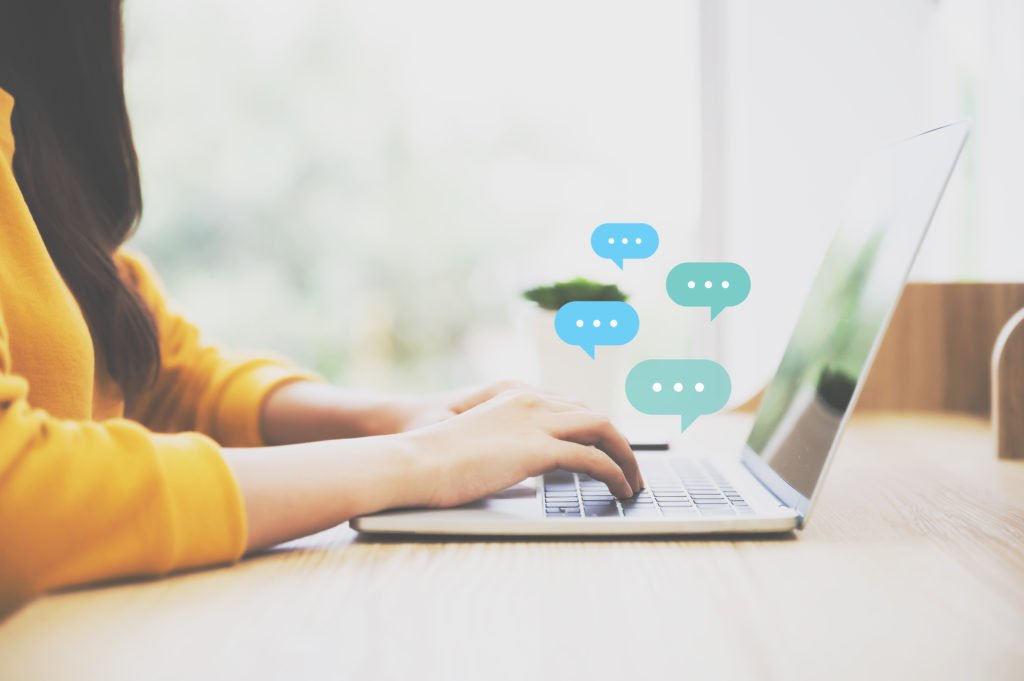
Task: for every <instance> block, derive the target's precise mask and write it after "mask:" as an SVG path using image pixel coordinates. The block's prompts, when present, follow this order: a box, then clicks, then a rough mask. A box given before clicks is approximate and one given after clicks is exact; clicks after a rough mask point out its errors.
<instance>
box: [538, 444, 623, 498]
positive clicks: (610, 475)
mask: <svg viewBox="0 0 1024 681" xmlns="http://www.w3.org/2000/svg"><path fill="white" fill-rule="evenodd" d="M549 461H550V463H551V469H554V468H561V469H562V470H567V471H573V472H576V473H585V474H587V475H589V476H590V477H592V478H594V479H595V480H600V481H601V482H603V483H604V484H606V485H608V489H609V490H610V491H611V493H612V494H614V495H615V496H617V497H618V498H619V499H628V498H630V497H631V496H633V493H634V492H633V487H632V485H630V484H629V481H628V480H627V479H626V476H625V474H624V473H623V472H622V468H620V467H619V465H618V464H617V463H616V462H614V461H612V460H611V459H610V458H609V457H608V455H607V454H605V453H604V452H602V451H601V450H599V449H596V448H594V447H588V446H586V445H581V444H577V443H575V442H569V441H566V440H555V441H553V443H552V445H551V456H550V459H549Z"/></svg>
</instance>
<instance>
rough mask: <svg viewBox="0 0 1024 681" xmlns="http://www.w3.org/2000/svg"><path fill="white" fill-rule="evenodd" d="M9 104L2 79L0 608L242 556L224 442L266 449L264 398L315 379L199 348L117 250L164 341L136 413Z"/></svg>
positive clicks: (143, 272)
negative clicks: (39, 218)
mask: <svg viewBox="0 0 1024 681" xmlns="http://www.w3.org/2000/svg"><path fill="white" fill-rule="evenodd" d="M13 107H14V101H13V99H12V98H11V97H10V95H8V94H7V93H6V92H4V91H3V90H0V613H2V612H4V611H6V610H8V609H9V608H11V607H12V606H14V605H16V604H18V603H19V602H22V601H24V600H25V599H27V598H29V597H31V596H33V595H35V594H37V593H40V592H42V591H45V590H48V589H53V588H56V587H61V586H66V585H71V584H80V583H84V582H91V581H97V580H105V579H112V578H116V577H123V576H129V575H153V574H159V573H164V572H167V571H170V570H175V569H179V568H186V567H192V566H198V565H207V564H213V563H223V562H228V561H233V560H237V559H238V558H239V557H240V556H241V555H242V552H243V548H244V546H245V543H246V527H245V514H244V509H243V507H242V500H241V496H240V494H239V490H238V486H237V484H236V482H235V480H234V477H233V476H232V474H231V471H230V470H229V468H228V467H227V465H226V464H225V462H224V460H223V458H222V456H221V453H220V449H219V445H223V446H235V447H245V446H259V445H261V444H263V443H262V442H261V436H260V424H259V412H260V406H261V402H262V400H263V398H264V397H265V396H266V395H267V394H268V393H269V392H270V391H271V390H273V389H274V388H276V387H277V386H279V385H281V384H283V383H285V382H288V381H292V380H299V379H303V378H307V376H306V375H305V374H301V373H297V372H295V371H292V370H289V369H288V368H287V367H286V366H284V365H282V364H281V363H280V362H277V361H275V360H269V359H254V358H249V359H228V358H226V357H225V356H224V355H222V354H221V353H220V352H219V351H218V350H217V349H216V348H213V347H210V346H205V345H203V344H201V343H200V340H199V334H198V332H197V331H196V329H195V327H193V326H192V325H190V324H189V323H188V322H187V321H185V320H184V319H182V318H181V317H180V316H178V315H176V314H174V313H172V312H170V311H169V310H168V309H167V307H166V305H165V303H164V300H163V297H162V296H161V293H160V291H159V289H158V286H157V284H156V281H155V279H154V277H153V275H152V274H151V273H150V271H149V269H148V267H147V266H146V265H145V264H144V263H143V262H142V261H141V260H140V259H139V258H138V257H137V256H131V255H129V254H127V253H124V252H121V253H118V254H117V260H118V265H119V267H120V268H121V270H122V275H123V276H124V277H126V280H127V281H130V282H132V283H134V285H135V286H136V287H137V290H138V291H139V292H140V294H141V296H142V297H143V299H144V300H145V301H146V303H147V304H148V306H149V308H150V310H151V311H152V314H153V317H154V319H155V320H156V325H157V329H158V332H159V337H160V350H161V352H162V366H161V368H160V372H159V376H158V379H157V382H156V384H155V385H154V386H153V387H152V388H151V389H150V390H148V391H147V392H146V393H145V394H143V395H142V396H141V397H140V398H139V399H138V400H137V402H135V403H133V404H132V405H130V408H129V410H128V413H127V414H125V408H124V403H123V401H122V398H121V394H120V391H119V389H118V387H117V384H116V383H114V382H113V381H112V380H111V379H110V378H109V377H108V376H106V375H103V374H101V373H100V370H98V369H97V368H96V362H95V355H96V353H95V351H94V348H93V344H92V340H91V337H90V335H89V330H88V327H87V326H86V323H85V320H84V318H83V316H82V313H81V310H80V309H79V307H78V305H77V303H76V302H75V299H74V297H73V296H72V294H71V292H70V291H69V290H68V288H67V286H66V285H65V284H64V281H63V280H62V278H61V276H60V274H59V272H58V271H57V269H56V267H55V266H54V264H53V261H52V260H51V259H50V257H49V254H48V253H47V251H46V247H45V246H44V244H43V241H42V238H41V237H40V235H39V232H38V230H37V228H36V226H35V223H34V222H33V220H32V216H31V215H30V213H29V211H28V208H27V206H26V205H25V201H24V199H23V197H22V195H21V192H20V190H19V189H18V186H17V184H16V183H15V180H14V174H13V172H12V170H11V163H12V159H13V155H14V153H15V145H14V139H13V136H12V134H11V126H10V120H11V112H12V110H13ZM126 416H127V418H125V417H126ZM189 431H195V432H189ZM218 443H219V445H218Z"/></svg>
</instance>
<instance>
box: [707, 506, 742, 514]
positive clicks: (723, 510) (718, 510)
mask: <svg viewBox="0 0 1024 681" xmlns="http://www.w3.org/2000/svg"><path fill="white" fill-rule="evenodd" d="M700 514H701V515H736V512H735V511H733V510H732V509H731V508H729V507H728V506H701V507H700Z"/></svg>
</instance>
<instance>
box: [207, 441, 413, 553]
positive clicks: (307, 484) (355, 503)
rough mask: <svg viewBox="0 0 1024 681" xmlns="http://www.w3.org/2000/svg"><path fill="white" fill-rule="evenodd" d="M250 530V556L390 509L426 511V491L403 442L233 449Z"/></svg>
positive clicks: (231, 459)
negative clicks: (411, 507) (423, 507)
mask: <svg viewBox="0 0 1024 681" xmlns="http://www.w3.org/2000/svg"><path fill="white" fill-rule="evenodd" d="M224 457H225V459H226V460H227V462H228V465H229V466H230V467H231V469H232V471H233V472H234V474H235V478H236V479H237V480H238V484H239V487H240V488H241V491H242V497H243V500H244V503H245V510H246V517H247V520H248V526H249V535H248V536H249V538H248V545H247V546H248V549H247V550H249V551H252V550H255V549H260V548H265V547H268V546H272V545H274V544H277V543H280V542H283V541H287V540H289V539H294V538H296V537H301V536H304V535H307V534H311V533H313V532H318V531H320V530H324V529H327V528H329V527H333V526H334V525H337V524H339V523H342V522H344V521H346V520H348V519H349V518H353V517H355V516H357V515H363V514H366V513H373V512H374V511H379V510H382V509H385V508H394V507H397V506H409V505H419V504H423V503H427V501H428V500H426V499H420V498H418V495H420V494H421V493H422V490H423V489H424V485H423V484H422V483H423V476H425V475H430V473H429V472H425V471H420V470H418V469H419V468H420V467H422V465H423V458H422V457H417V456H415V451H414V450H413V446H412V445H411V443H410V442H409V441H408V440H407V439H406V438H404V437H402V436H381V437H368V438H360V439H358V440H328V441H323V442H313V443H308V444H298V445H285V446H281V447H262V448H252V449H225V450H224Z"/></svg>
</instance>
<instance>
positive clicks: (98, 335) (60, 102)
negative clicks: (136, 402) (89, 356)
mask: <svg viewBox="0 0 1024 681" xmlns="http://www.w3.org/2000/svg"><path fill="white" fill-rule="evenodd" d="M0 87H3V88H4V89H5V90H7V91H8V92H9V93H10V94H11V95H12V96H13V97H14V100H15V105H14V114H13V117H12V121H11V125H12V129H13V132H14V140H15V154H14V174H15V177H16V179H17V181H18V184H19V186H20V188H21V191H22V193H23V195H24V197H25V201H26V202H27V204H28V207H29V210H30V211H31V212H32V217H33V218H34V219H35V222H36V225H37V226H38V228H39V232H40V234H41V235H42V238H43V241H44V243H45V244H46V248H47V250H48V251H49V254H50V257H51V258H52V259H53V261H54V263H55V264H56V265H57V269H58V270H60V273H61V275H62V276H63V278H64V281H65V282H66V283H67V285H68V288H70V289H71V292H72V293H73V294H74V296H75V299H76V300H77V301H78V305H79V307H81V309H82V313H83V314H84V316H85V319H86V322H87V323H88V325H89V331H90V333H91V335H92V338H93V344H94V345H95V347H96V356H97V359H98V360H100V361H101V362H102V363H103V366H104V367H105V369H106V371H107V372H108V374H109V375H110V376H111V378H113V379H114V380H115V381H117V382H118V383H119V384H120V386H121V389H122V391H123V392H124V394H125V397H126V399H131V397H132V396H134V395H136V394H137V393H138V392H139V391H140V390H141V389H143V388H144V387H145V386H146V385H147V384H148V383H149V382H150V381H152V379H153V377H154V375H155V373H156V371H157V367H159V363H160V347H159V344H158V339H157V332H156V327H155V325H154V322H153V318H152V316H151V315H150V313H149V311H148V310H147V308H146V306H145V305H144V304H143V302H142V301H141V300H140V299H139V297H138V296H137V295H136V293H135V291H134V290H133V289H132V288H131V287H130V286H128V285H126V283H125V282H124V281H122V280H121V277H120V276H119V275H118V270H117V267H116V265H115V262H114V259H113V253H114V251H115V250H116V249H117V248H118V247H119V246H120V245H121V244H122V243H123V242H124V240H125V239H127V238H128V236H129V235H130V234H131V232H132V231H133V230H134V228H135V226H136V225H137V224H138V221H139V217H140V215H141V213H142V197H141V192H140V189H139V168H138V159H137V157H136V155H135V146H134V144H133V142H132V133H131V126H130V125H129V121H128V112H127V108H126V106H125V96H124V76H123V37H122V15H121V0H0Z"/></svg>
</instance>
